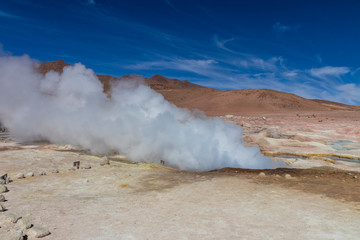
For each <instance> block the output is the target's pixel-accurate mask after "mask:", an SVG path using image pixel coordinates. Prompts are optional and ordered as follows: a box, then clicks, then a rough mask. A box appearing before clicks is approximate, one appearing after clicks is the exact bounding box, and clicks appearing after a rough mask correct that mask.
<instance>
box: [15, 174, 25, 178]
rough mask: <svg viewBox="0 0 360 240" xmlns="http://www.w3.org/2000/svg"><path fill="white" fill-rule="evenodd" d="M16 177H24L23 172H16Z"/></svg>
mask: <svg viewBox="0 0 360 240" xmlns="http://www.w3.org/2000/svg"><path fill="white" fill-rule="evenodd" d="M16 178H17V179H21V178H25V176H24V174H23V173H18V174H17V175H16Z"/></svg>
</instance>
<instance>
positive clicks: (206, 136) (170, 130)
mask: <svg viewBox="0 0 360 240" xmlns="http://www.w3.org/2000/svg"><path fill="white" fill-rule="evenodd" d="M34 66H36V63H35V61H34V60H32V59H31V58H30V57H28V56H21V57H14V56H3V57H0V119H1V122H3V124H4V125H5V126H6V127H7V128H9V129H10V132H11V133H12V134H13V135H14V136H15V137H16V138H17V139H19V140H23V141H32V140H41V139H46V140H49V141H51V142H54V143H59V144H72V145H80V146H82V147H84V148H87V149H90V150H91V151H92V152H94V153H104V154H106V153H109V152H110V151H114V150H116V151H118V152H120V153H123V154H125V155H127V156H128V157H129V158H130V159H132V160H134V161H138V162H155V163H159V162H160V161H161V160H164V161H165V163H166V165H169V166H172V167H176V168H180V169H186V170H197V171H202V170H212V169H219V168H223V167H237V168H274V167H277V166H278V165H281V164H282V163H277V162H275V161H274V160H273V159H271V158H269V157H265V156H263V155H262V154H261V152H260V151H259V149H258V148H257V147H247V146H246V145H245V143H244V141H243V139H242V128H241V127H240V126H237V125H236V124H233V123H229V122H224V121H222V120H221V119H219V118H209V117H206V116H205V115H204V114H202V113H200V112H191V111H189V110H186V109H180V108H177V107H176V106H174V105H173V104H171V103H169V102H167V101H166V100H165V99H164V98H163V96H162V95H160V94H158V93H156V92H155V91H153V90H152V89H151V88H150V87H148V86H147V85H146V84H144V81H143V79H141V78H139V79H136V80H134V79H131V80H123V81H117V82H116V83H115V84H113V85H112V87H111V98H108V97H107V96H106V94H104V93H103V91H102V85H101V83H100V81H99V80H98V79H97V76H96V75H95V74H94V72H93V71H92V70H91V69H87V68H85V66H83V65H82V64H80V63H77V64H75V65H74V66H68V67H65V68H64V70H63V73H62V74H59V73H57V72H54V71H51V72H48V73H47V74H46V75H45V76H44V75H42V74H40V73H38V72H37V69H36V68H35V67H34Z"/></svg>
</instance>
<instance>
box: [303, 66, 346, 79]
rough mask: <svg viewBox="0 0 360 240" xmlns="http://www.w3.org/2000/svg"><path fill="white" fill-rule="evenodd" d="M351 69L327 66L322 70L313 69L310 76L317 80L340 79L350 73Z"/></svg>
mask: <svg viewBox="0 0 360 240" xmlns="http://www.w3.org/2000/svg"><path fill="white" fill-rule="evenodd" d="M349 72H350V69H349V68H348V67H332V66H325V67H322V68H312V69H310V74H311V75H312V76H314V77H317V78H321V79H324V78H327V77H336V78H339V77H340V76H341V75H344V74H346V73H349Z"/></svg>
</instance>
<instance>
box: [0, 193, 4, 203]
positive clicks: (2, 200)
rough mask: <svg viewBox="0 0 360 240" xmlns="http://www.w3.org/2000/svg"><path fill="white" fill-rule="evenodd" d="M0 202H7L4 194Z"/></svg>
mask: <svg viewBox="0 0 360 240" xmlns="http://www.w3.org/2000/svg"><path fill="white" fill-rule="evenodd" d="M0 202H5V197H4V195H2V194H0Z"/></svg>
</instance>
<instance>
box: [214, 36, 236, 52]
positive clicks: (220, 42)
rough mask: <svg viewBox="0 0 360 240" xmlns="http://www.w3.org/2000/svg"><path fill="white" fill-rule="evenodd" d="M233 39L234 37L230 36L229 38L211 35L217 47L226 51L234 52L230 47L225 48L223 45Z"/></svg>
mask: <svg viewBox="0 0 360 240" xmlns="http://www.w3.org/2000/svg"><path fill="white" fill-rule="evenodd" d="M233 40H235V38H230V39H220V38H219V37H218V35H214V37H213V41H214V43H215V46H216V47H218V48H219V49H222V50H225V51H227V52H232V53H234V51H232V50H231V49H229V48H227V47H226V46H225V45H226V44H227V43H228V42H231V41H233Z"/></svg>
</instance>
